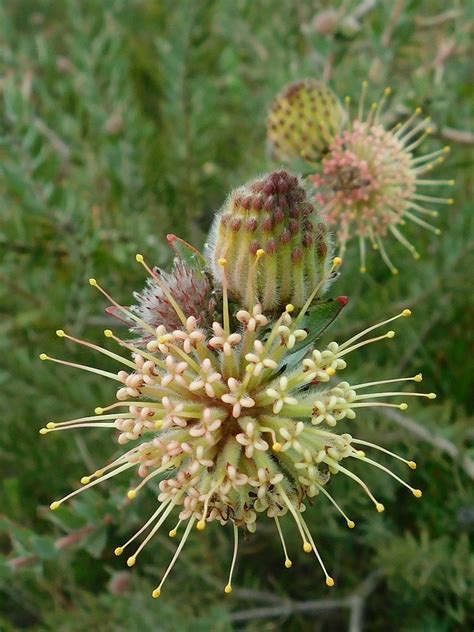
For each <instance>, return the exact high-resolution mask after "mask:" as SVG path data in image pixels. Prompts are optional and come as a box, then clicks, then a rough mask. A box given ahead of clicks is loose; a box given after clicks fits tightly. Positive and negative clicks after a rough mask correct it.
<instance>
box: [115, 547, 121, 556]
mask: <svg viewBox="0 0 474 632" xmlns="http://www.w3.org/2000/svg"><path fill="white" fill-rule="evenodd" d="M114 553H115V555H116V556H117V557H118V556H119V555H122V553H123V547H121V546H118V547H117V548H116V549H115V550H114Z"/></svg>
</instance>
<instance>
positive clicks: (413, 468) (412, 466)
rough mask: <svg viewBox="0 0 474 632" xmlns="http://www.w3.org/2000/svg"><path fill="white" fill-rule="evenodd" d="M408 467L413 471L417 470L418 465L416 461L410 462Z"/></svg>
mask: <svg viewBox="0 0 474 632" xmlns="http://www.w3.org/2000/svg"><path fill="white" fill-rule="evenodd" d="M408 467H409V468H410V469H412V470H416V463H415V461H408Z"/></svg>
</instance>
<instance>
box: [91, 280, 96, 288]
mask: <svg viewBox="0 0 474 632" xmlns="http://www.w3.org/2000/svg"><path fill="white" fill-rule="evenodd" d="M89 285H92V287H97V281H96V280H95V279H89Z"/></svg>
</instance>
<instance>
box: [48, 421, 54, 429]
mask: <svg viewBox="0 0 474 632" xmlns="http://www.w3.org/2000/svg"><path fill="white" fill-rule="evenodd" d="M46 428H48V430H52V429H53V428H56V424H55V423H54V422H53V421H50V422H49V423H47V424H46Z"/></svg>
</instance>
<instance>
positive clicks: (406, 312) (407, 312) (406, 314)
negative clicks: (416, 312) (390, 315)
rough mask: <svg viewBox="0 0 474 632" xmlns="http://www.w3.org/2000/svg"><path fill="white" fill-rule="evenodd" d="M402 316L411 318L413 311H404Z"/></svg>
mask: <svg viewBox="0 0 474 632" xmlns="http://www.w3.org/2000/svg"><path fill="white" fill-rule="evenodd" d="M402 316H405V317H406V316H411V309H404V310H403V312H402Z"/></svg>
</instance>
